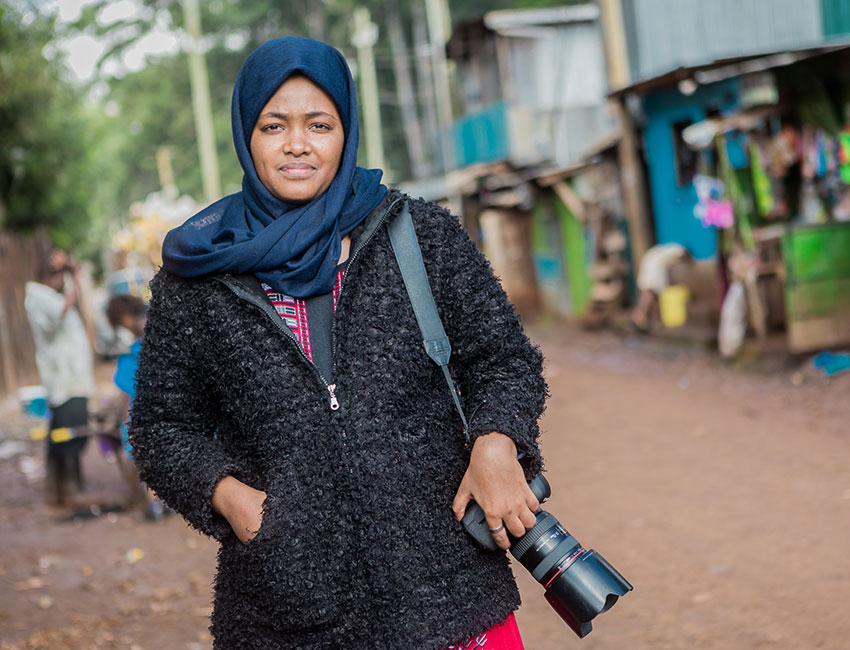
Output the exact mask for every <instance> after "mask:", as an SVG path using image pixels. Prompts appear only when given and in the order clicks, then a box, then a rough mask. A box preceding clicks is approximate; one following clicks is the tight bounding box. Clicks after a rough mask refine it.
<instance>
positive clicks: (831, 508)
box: [0, 325, 850, 650]
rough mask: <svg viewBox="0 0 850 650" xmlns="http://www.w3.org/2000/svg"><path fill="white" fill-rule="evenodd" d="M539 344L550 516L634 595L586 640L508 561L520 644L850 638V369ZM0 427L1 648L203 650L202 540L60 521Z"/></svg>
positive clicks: (720, 644) (100, 471)
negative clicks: (517, 598) (519, 601)
mask: <svg viewBox="0 0 850 650" xmlns="http://www.w3.org/2000/svg"><path fill="white" fill-rule="evenodd" d="M533 336H534V338H535V339H536V340H537V341H538V342H539V343H540V344H541V345H542V347H543V351H544V353H545V355H546V357H547V376H548V379H549V383H550V388H551V393H552V397H551V400H550V402H549V408H548V410H547V413H546V415H545V418H544V421H543V429H544V437H543V447H544V453H545V455H546V460H547V467H548V477H549V481H550V483H551V484H552V488H553V492H554V494H553V497H552V499H551V501H550V502H549V503H548V504H547V505H546V509H547V510H549V511H551V512H553V513H554V514H556V515H557V516H558V518H559V519H560V520H561V522H562V523H563V524H564V525H565V526H566V527H567V528H568V529H569V530H570V532H571V533H573V534H574V535H575V536H576V537H578V539H579V540H580V541H581V542H582V543H583V544H584V545H585V546H587V547H592V548H595V549H596V550H598V551H599V552H601V553H602V554H603V555H604V556H605V557H606V558H607V559H608V560H609V561H610V562H611V563H612V564H613V565H614V566H616V567H617V568H618V569H619V570H620V571H621V572H622V573H623V574H624V575H625V576H626V577H627V578H628V579H629V580H630V581H631V582H632V583H633V584H634V586H635V591H634V592H632V593H630V594H628V595H627V596H625V597H624V598H623V599H621V601H620V602H619V603H618V604H617V605H616V606H615V607H614V608H613V609H612V610H611V611H610V612H608V613H606V614H603V615H602V616H600V617H599V618H597V619H596V621H595V622H594V628H595V629H594V631H593V632H592V633H591V634H590V636H588V637H587V638H586V639H584V640H581V641H579V640H578V639H577V638H576V637H575V636H574V635H573V634H572V632H570V630H569V629H568V628H567V627H566V625H565V624H564V623H563V622H562V621H561V620H560V619H559V618H558V616H557V615H556V614H555V613H554V611H553V610H552V609H551V608H550V607H549V605H548V604H547V603H546V601H545V600H544V599H543V590H542V587H540V586H539V585H538V584H536V583H535V582H534V581H533V580H532V579H531V578H530V576H529V575H528V574H527V573H526V572H525V570H524V569H523V568H522V567H517V568H516V569H515V573H516V574H517V577H518V580H519V582H520V587H521V590H522V593H523V602H524V604H523V607H522V608H521V609H520V611H519V612H518V614H517V619H518V622H519V624H520V628H521V631H522V634H523V638H524V641H525V645H526V648H527V649H528V650H557V649H561V648H579V647H583V648H585V649H587V650H592V649H595V650H614V649H617V650H620V649H623V648H630V649H633V650H641V649H653V650H667V649H679V648H682V649H685V648H688V649H691V648H699V649H717V650H720V649H723V650H727V649H738V648H740V649H751V648H776V649H798V648H799V649H801V650H802V649H806V650H809V649H813V648H823V649H832V650H845V649H847V648H848V647H850V616H848V614H847V612H848V606H850V553H848V549H850V425H848V422H850V373H846V374H844V375H840V376H837V377H834V378H831V379H824V378H822V377H821V376H819V375H818V374H817V372H815V371H814V370H813V369H811V368H810V366H809V364H808V360H807V359H806V358H797V359H789V358H787V357H777V358H771V359H756V360H755V361H753V362H752V363H750V364H748V365H747V366H746V367H737V366H734V365H730V364H727V363H724V362H722V361H720V360H719V359H717V358H716V356H715V355H714V354H713V353H710V352H707V351H705V350H698V349H694V348H685V347H681V346H678V347H677V346H673V345H671V344H669V343H668V344H662V343H659V342H657V341H654V340H650V339H643V338H634V337H625V338H621V337H618V336H615V335H613V334H607V333H603V334H588V333H582V332H579V331H577V330H575V329H573V328H571V327H569V326H563V325H559V326H557V327H555V326H552V327H548V328H543V327H538V328H535V330H534V332H533ZM102 370H103V371H104V373H105V376H108V368H105V369H102ZM0 422H2V424H0V429H2V435H3V436H4V437H5V439H3V438H0V503H2V510H0V539H2V546H0V648H2V649H3V650H13V649H14V650H24V649H42V648H50V649H56V650H65V649H69V650H71V649H88V648H92V649H93V648H109V649H111V648H121V649H125V650H155V649H156V650H159V649H165V650H171V649H174V650H204V649H208V648H209V647H210V637H209V634H208V632H207V629H206V628H207V617H208V615H209V609H210V586H209V585H210V579H211V576H212V571H213V567H214V560H215V551H216V549H215V545H214V543H212V542H210V541H209V540H207V539H205V538H202V537H200V536H199V535H197V534H196V533H193V532H191V531H190V530H188V529H187V527H186V526H185V524H184V523H182V521H180V520H179V519H178V518H176V517H171V518H169V519H166V520H165V521H163V522H161V523H148V522H142V521H140V520H139V519H138V516H137V514H135V513H132V512H120V513H112V514H102V515H101V516H99V517H93V518H88V519H77V520H74V521H67V520H66V521H62V520H60V519H59V518H58V515H57V513H56V512H55V511H52V510H50V509H48V508H47V507H46V506H45V505H43V499H42V482H43V463H42V454H41V446H40V445H36V444H34V443H24V444H23V445H21V444H19V443H17V442H16V441H17V440H20V439H22V438H23V437H24V435H25V431H26V427H27V425H28V423H27V422H23V421H21V419H20V418H19V417H17V416H16V415H15V413H14V411H10V410H9V406H8V405H7V410H6V415H4V416H3V418H2V419H0ZM17 452H22V453H17ZM85 462H86V469H87V471H88V474H89V477H90V486H89V487H90V490H91V491H92V492H93V493H95V494H98V495H102V496H103V497H104V498H106V499H111V500H113V501H114V500H118V499H120V498H121V496H122V494H123V490H124V488H123V486H122V483H121V481H120V479H119V476H118V472H117V469H116V467H115V465H114V463H110V462H109V461H108V459H107V458H106V457H104V456H103V455H102V454H101V453H100V451H99V450H98V449H97V447H96V445H90V446H89V449H88V451H87V455H86V458H85ZM400 650H401V649H400ZM404 650H408V649H404Z"/></svg>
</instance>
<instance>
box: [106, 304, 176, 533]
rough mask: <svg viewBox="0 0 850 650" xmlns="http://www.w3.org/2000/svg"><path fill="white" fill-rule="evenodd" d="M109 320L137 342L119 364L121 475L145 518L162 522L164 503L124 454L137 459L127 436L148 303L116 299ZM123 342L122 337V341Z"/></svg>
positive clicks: (108, 311)
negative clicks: (140, 505) (142, 480)
mask: <svg viewBox="0 0 850 650" xmlns="http://www.w3.org/2000/svg"><path fill="white" fill-rule="evenodd" d="M106 317H107V319H108V320H109V324H110V325H111V326H112V328H113V329H115V330H116V331H117V330H118V328H123V329H124V330H126V331H127V332H129V333H130V335H131V336H132V338H133V343H132V344H131V345H130V349H129V350H128V351H127V352H124V353H122V354H119V355H118V359H117V360H116V364H115V376H114V381H115V385H116V386H117V387H118V388H119V389H120V390H121V392H122V394H123V402H122V403H121V407H120V413H121V443H122V448H121V449H115V450H114V451H115V455H116V458H118V459H119V460H120V463H121V471H122V473H123V474H124V476H125V478H126V479H127V481H128V482H129V483H130V487H131V489H132V490H133V491H134V492H135V493H136V495H135V496H136V501H137V502H140V503H141V504H142V505H143V507H144V511H143V516H144V518H145V519H146V520H149V521H158V520H160V519H162V518H163V516H164V515H165V512H166V511H165V509H164V508H163V507H162V503H160V501H159V500H158V499H157V498H156V496H155V495H154V494H153V492H152V491H151V490H149V489H148V488H147V487H145V485H144V484H143V483H141V482H140V481H139V475H138V472H137V471H136V470H135V468H134V467H133V466H132V465H126V464H125V462H124V457H123V455H122V454H126V456H127V458H130V459H132V458H133V447H132V445H131V444H130V440H129V437H128V433H127V424H128V422H127V420H128V416H129V413H130V407H131V406H132V403H133V399H134V398H135V396H136V371H137V370H138V367H139V352H140V350H141V348H142V336H143V335H144V331H145V322H146V321H147V317H148V306H147V305H146V304H145V301H144V300H142V299H141V298H139V297H137V296H131V295H128V294H121V295H117V296H112V297H111V298H110V299H109V302H108V303H107V305H106ZM119 338H121V337H119Z"/></svg>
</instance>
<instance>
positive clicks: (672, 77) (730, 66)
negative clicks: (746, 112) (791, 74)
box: [608, 42, 850, 97]
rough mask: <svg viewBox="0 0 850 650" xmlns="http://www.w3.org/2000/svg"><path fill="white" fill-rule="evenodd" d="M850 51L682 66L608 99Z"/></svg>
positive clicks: (792, 52) (845, 45) (814, 51)
mask: <svg viewBox="0 0 850 650" xmlns="http://www.w3.org/2000/svg"><path fill="white" fill-rule="evenodd" d="M846 49H850V42H844V43H838V44H835V45H830V46H826V47H813V48H804V49H800V50H788V51H779V52H764V53H761V54H752V55H749V56H740V57H732V58H725V59H717V60H715V61H709V62H706V63H704V64H702V65H694V66H680V67H678V68H674V69H672V70H669V71H667V72H664V73H663V74H659V75H657V76H655V77H650V78H648V79H643V80H641V81H639V82H637V83H634V84H630V85H628V86H624V87H622V88H617V89H615V90H613V91H611V92H610V93H608V96H609V97H620V96H622V95H628V94H637V95H642V94H646V93H648V92H650V91H653V90H656V89H658V88H663V87H665V86H673V85H675V84H677V83H678V82H679V81H682V80H684V79H695V80H696V81H697V82H698V83H701V84H709V83H715V82H717V81H722V80H724V79H730V78H732V77H737V76H740V75H743V74H750V73H753V72H760V71H762V70H770V69H772V68H778V67H781V66H785V65H790V64H792V63H796V62H798V61H803V60H804V59H810V58H812V57H815V56H820V55H822V54H830V53H832V52H838V51H841V50H846Z"/></svg>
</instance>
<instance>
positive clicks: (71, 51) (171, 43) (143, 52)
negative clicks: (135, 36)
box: [47, 0, 180, 81]
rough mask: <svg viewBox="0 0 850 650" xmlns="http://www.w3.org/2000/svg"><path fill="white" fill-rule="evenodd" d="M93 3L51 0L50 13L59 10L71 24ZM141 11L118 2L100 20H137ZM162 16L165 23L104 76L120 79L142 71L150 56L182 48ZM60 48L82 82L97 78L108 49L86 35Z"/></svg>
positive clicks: (128, 2) (125, 1)
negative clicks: (126, 74)
mask: <svg viewBox="0 0 850 650" xmlns="http://www.w3.org/2000/svg"><path fill="white" fill-rule="evenodd" d="M92 2H93V0H50V2H48V3H47V10H48V11H56V12H57V13H58V16H59V19H60V21H61V22H71V21H73V20H76V19H77V18H78V17H79V16H80V12H81V11H82V8H83V7H84V6H85V5H87V4H91V3H92ZM141 9H142V8H141V6H140V5H139V4H138V3H137V2H135V0H118V1H117V2H112V3H110V4H109V5H108V6H107V7H106V8H105V9H104V10H103V11H101V12H100V14H98V17H97V20H98V22H99V23H100V24H101V25H109V24H111V23H114V22H115V21H118V20H124V19H128V18H133V17H136V16H138V15H139V13H140V11H141ZM162 17H163V20H159V21H157V24H156V26H155V27H154V29H153V30H151V31H150V32H148V33H147V34H145V35H144V36H142V37H141V38H140V39H139V40H138V41H137V42H136V43H135V44H134V45H133V46H132V47H130V48H128V49H127V51H126V52H125V54H124V56H123V57H122V59H121V61H120V62H119V61H114V62H111V63H110V64H108V65H107V66H105V68H104V73H105V74H107V75H116V76H120V75H121V74H123V73H124V72H127V71H133V70H139V69H141V68H142V67H143V66H144V64H145V57H146V56H148V55H162V54H174V53H175V52H177V51H178V50H179V49H180V37H179V35H178V34H176V33H174V32H173V31H172V30H171V29H170V28H169V25H168V22H167V17H166V15H165V14H164V13H163V14H162ZM56 45H57V47H58V48H59V50H60V51H62V52H63V53H64V54H65V57H66V61H67V64H68V67H69V68H70V69H71V72H72V73H73V74H74V76H75V77H76V78H77V79H79V80H80V81H91V80H92V79H93V78H94V76H95V73H96V70H95V64H96V63H97V60H98V58H99V57H100V56H101V55H102V54H103V52H104V51H105V50H106V48H107V47H108V44H107V42H106V41H104V40H103V39H99V38H95V37H94V36H90V35H86V34H81V35H79V36H76V37H74V38H70V39H65V40H63V41H59V42H58V43H57V44H56Z"/></svg>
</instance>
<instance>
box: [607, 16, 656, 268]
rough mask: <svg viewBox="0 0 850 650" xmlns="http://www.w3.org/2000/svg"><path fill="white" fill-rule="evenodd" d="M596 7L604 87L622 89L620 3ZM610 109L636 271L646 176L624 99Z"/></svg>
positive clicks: (644, 230)
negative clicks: (616, 133)
mask: <svg viewBox="0 0 850 650" xmlns="http://www.w3.org/2000/svg"><path fill="white" fill-rule="evenodd" d="M599 8H600V9H601V11H602V27H603V31H604V42H605V61H606V63H607V68H608V84H609V87H611V88H612V89H616V88H622V87H623V86H626V85H627V84H628V83H629V81H630V79H631V74H630V72H629V61H628V48H627V43H626V31H625V26H624V23H623V6H622V0H600V3H599ZM611 107H612V108H613V112H614V114H615V115H616V116H617V119H618V121H619V122H620V134H621V135H620V141H619V143H618V144H617V158H618V160H619V164H620V188H621V191H622V193H623V205H624V208H625V213H626V221H627V222H628V224H629V232H630V234H631V248H632V263H633V267H634V268H635V269H637V266H638V264H639V263H640V260H641V258H643V254H644V253H645V252H646V250H647V249H648V248H649V246H650V245H651V241H650V240H651V236H650V230H649V219H650V216H649V209H648V207H647V206H648V201H647V196H646V177H645V175H644V173H643V167H642V165H641V161H640V151H639V148H638V147H639V144H638V137H637V133H636V132H635V124H634V120H633V119H632V115H631V113H630V112H629V109H628V106H626V98H625V97H623V96H621V97H618V98H616V99H613V100H611Z"/></svg>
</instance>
